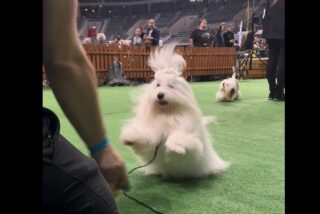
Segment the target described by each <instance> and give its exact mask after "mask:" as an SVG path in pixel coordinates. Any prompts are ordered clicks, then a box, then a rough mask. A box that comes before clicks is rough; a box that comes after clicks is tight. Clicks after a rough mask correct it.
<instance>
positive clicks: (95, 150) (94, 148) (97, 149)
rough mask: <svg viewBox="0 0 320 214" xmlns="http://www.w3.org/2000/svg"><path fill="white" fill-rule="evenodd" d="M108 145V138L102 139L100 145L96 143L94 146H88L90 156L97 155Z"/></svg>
mask: <svg viewBox="0 0 320 214" xmlns="http://www.w3.org/2000/svg"><path fill="white" fill-rule="evenodd" d="M108 144H109V140H108V137H105V138H103V140H102V141H100V143H98V144H97V145H95V146H90V147H89V150H90V152H91V154H95V153H98V152H100V151H102V150H103V149H104V148H106V146H107V145H108Z"/></svg>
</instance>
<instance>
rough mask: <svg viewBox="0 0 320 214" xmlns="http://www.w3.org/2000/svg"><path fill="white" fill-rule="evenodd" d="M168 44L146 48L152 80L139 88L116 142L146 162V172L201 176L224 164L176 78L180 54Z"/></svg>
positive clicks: (180, 79) (183, 85) (184, 86)
mask: <svg viewBox="0 0 320 214" xmlns="http://www.w3.org/2000/svg"><path fill="white" fill-rule="evenodd" d="M174 47H175V46H174V45H167V46H164V47H162V48H161V49H157V50H156V51H155V52H153V53H151V55H150V58H149V60H148V63H149V65H150V66H151V68H152V70H153V71H154V72H155V75H154V80H153V82H151V83H150V84H148V85H146V86H145V87H144V91H143V93H142V94H141V97H140V99H139V100H137V102H138V104H137V106H136V108H135V116H134V117H133V118H132V119H131V120H129V121H128V123H127V124H126V125H125V126H124V128H123V129H122V132H121V136H120V138H121V142H122V143H123V144H125V145H129V146H131V148H132V149H133V150H134V152H135V153H136V154H137V155H138V156H140V157H141V158H142V160H143V161H144V162H145V163H146V162H149V161H150V160H151V159H152V157H153V156H154V153H155V149H156V147H157V146H158V145H160V143H161V145H160V147H159V150H158V152H157V156H156V158H155V160H154V161H153V162H152V163H151V164H150V165H148V166H147V167H145V168H144V169H145V173H146V174H155V175H160V176H162V177H176V178H186V177H203V176H207V175H213V174H217V173H219V172H221V171H223V170H225V169H226V168H227V167H228V166H229V163H228V162H225V161H224V160H222V159H221V158H220V157H219V156H218V154H217V153H216V152H215V151H214V149H213V148H212V140H211V137H210V134H209V133H208V130H207V127H206V125H207V124H208V123H209V119H208V118H204V117H203V115H202V112H201V110H200V108H199V106H198V104H197V102H196V99H195V96H194V94H193V91H192V89H191V87H190V85H189V84H188V83H187V81H186V80H185V79H184V78H183V77H181V74H182V72H183V70H184V69H185V67H186V63H185V60H184V59H183V57H182V56H181V55H179V54H177V53H175V52H174Z"/></svg>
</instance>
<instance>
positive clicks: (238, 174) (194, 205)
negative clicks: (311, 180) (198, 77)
mask: <svg viewBox="0 0 320 214" xmlns="http://www.w3.org/2000/svg"><path fill="white" fill-rule="evenodd" d="M191 86H192V88H193V90H194V92H195V95H196V98H197V100H198V102H199V104H200V106H201V109H202V111H203V113H204V115H212V116H216V117H217V119H218V123H217V124H216V125H214V124H212V125H209V131H210V133H211V134H212V136H213V138H214V143H213V144H214V148H215V150H216V151H217V152H218V154H220V156H221V157H222V158H223V159H225V160H228V161H230V162H231V167H230V169H229V170H228V171H226V172H225V173H223V174H221V175H219V176H216V177H211V178H205V179H197V180H183V181H176V180H161V179H160V178H158V177H154V176H145V175H143V174H142V173H141V172H139V171H135V172H134V173H133V174H131V175H130V177H129V179H130V182H131V185H132V188H131V190H130V193H129V194H131V195H132V196H134V197H136V198H138V199H141V200H142V201H144V202H145V203H147V204H149V205H151V206H152V207H154V208H156V209H157V210H159V211H162V212H163V213H166V214H167V213H168V214H169V213H170V214H197V213H199V214H200V213H201V214H207V213H213V214H220V213H221V214H224V213H236V214H240V213H243V214H251V213H252V214H258V213H263V214H267V213H268V214H269V213H284V102H274V101H268V100H267V95H268V84H267V80H266V79H261V80H241V81H240V91H241V98H240V100H238V101H236V102H232V103H217V102H216V101H215V100H214V97H215V93H216V92H217V89H218V86H219V81H214V82H198V83H191ZM134 89H135V87H103V88H99V96H100V100H101V106H102V111H103V116H104V119H105V121H106V126H107V132H108V136H109V138H110V139H111V143H112V145H113V146H114V147H115V148H116V149H117V151H118V152H119V153H120V154H121V155H122V157H123V158H124V160H125V162H126V166H127V169H128V170H130V169H132V168H134V167H136V166H137V164H138V161H137V159H136V157H135V155H134V153H133V152H132V151H131V150H130V149H129V148H127V147H125V146H123V145H121V144H120V143H119V134H120V130H121V127H122V124H123V122H124V120H125V119H128V118H130V117H131V116H132V104H131V102H130V100H129V94H130V92H131V91H132V90H134ZM43 106H45V107H48V108H50V109H51V110H53V111H54V112H55V113H56V114H57V115H58V117H59V118H60V121H61V131H62V134H63V135H64V136H65V137H66V138H67V139H69V141H71V142H72V143H73V144H74V145H75V146H76V147H77V148H78V149H79V150H81V151H82V152H83V153H85V154H88V150H87V149H86V147H85V146H84V143H83V142H82V141H81V139H80V138H79V137H78V136H77V134H76V132H75V131H74V129H73V127H72V126H71V125H70V123H69V122H68V121H67V119H66V118H65V115H64V114H63V113H62V111H61V109H60V107H59V106H58V104H57V102H56V100H55V98H54V96H53V94H52V92H51V90H48V89H47V90H44V92H43ZM116 201H117V204H118V207H119V209H120V211H121V213H122V214H144V213H146V214H147V213H151V212H150V211H149V210H147V209H146V208H144V207H142V206H140V205H139V204H137V203H135V202H133V201H131V200H130V199H128V198H126V197H124V196H123V195H122V194H120V196H119V197H118V198H117V199H116Z"/></svg>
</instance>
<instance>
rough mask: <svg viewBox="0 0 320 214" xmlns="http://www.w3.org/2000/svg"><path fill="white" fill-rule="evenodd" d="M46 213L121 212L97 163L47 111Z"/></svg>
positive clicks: (44, 158) (45, 148) (45, 160)
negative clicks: (66, 135) (83, 152)
mask: <svg viewBox="0 0 320 214" xmlns="http://www.w3.org/2000/svg"><path fill="white" fill-rule="evenodd" d="M42 120H43V158H42V160H43V213H46V214H50V213H57V214H64V213H77V214H108V213H110V214H114V213H119V211H118V209H117V207H116V203H115V201H114V199H113V197H112V193H111V191H110V187H109V185H108V183H107V182H106V180H105V179H104V177H103V176H102V174H101V172H100V171H99V167H98V164H97V162H96V161H95V160H94V159H93V158H91V157H87V156H85V155H84V154H82V153H81V152H80V151H79V150H78V149H76V148H75V147H74V146H73V145H72V144H71V143H69V142H68V141H67V140H66V139H65V138H64V137H63V136H62V135H61V134H60V125H59V120H58V118H57V116H56V115H55V114H54V113H53V112H52V111H50V110H48V109H45V108H43V119H42Z"/></svg>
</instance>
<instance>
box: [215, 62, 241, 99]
mask: <svg viewBox="0 0 320 214" xmlns="http://www.w3.org/2000/svg"><path fill="white" fill-rule="evenodd" d="M232 69H233V75H232V77H231V78H228V79H225V80H223V81H222V82H221V83H220V87H219V90H218V92H217V94H216V100H217V101H234V100H237V99H239V98H240V91H239V82H238V80H237V79H236V72H235V69H234V67H233V68H232Z"/></svg>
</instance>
